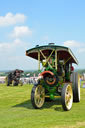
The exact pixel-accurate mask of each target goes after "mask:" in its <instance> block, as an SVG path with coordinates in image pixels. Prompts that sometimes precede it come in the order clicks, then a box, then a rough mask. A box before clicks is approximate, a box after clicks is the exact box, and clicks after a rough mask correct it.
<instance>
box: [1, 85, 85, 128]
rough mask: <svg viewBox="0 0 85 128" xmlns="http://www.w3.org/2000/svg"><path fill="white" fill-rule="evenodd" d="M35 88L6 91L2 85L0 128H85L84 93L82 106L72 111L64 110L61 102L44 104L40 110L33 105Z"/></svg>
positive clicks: (82, 92) (5, 87)
mask: <svg viewBox="0 0 85 128" xmlns="http://www.w3.org/2000/svg"><path fill="white" fill-rule="evenodd" d="M31 88H32V85H24V86H22V87H21V86H18V87H13V86H10V87H7V86H5V85H4V84H0V128H85V89H84V88H81V102H80V103H73V107H72V109H71V111H68V112H65V111H63V109H62V106H61V102H60V99H57V100H56V101H53V102H45V104H44V106H43V108H42V109H40V110H36V109H33V107H32V105H31V101H30V94H31Z"/></svg>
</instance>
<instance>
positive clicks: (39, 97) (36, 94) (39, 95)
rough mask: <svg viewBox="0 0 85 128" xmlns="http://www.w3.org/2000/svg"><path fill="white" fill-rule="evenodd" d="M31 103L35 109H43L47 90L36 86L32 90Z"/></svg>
mask: <svg viewBox="0 0 85 128" xmlns="http://www.w3.org/2000/svg"><path fill="white" fill-rule="evenodd" d="M31 102H32V105H33V107H34V108H37V109H39V108H41V107H42V106H43V104H44V102H45V89H44V88H43V87H42V85H39V84H36V85H34V86H33V88H32V92H31Z"/></svg>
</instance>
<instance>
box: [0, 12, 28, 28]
mask: <svg viewBox="0 0 85 128" xmlns="http://www.w3.org/2000/svg"><path fill="white" fill-rule="evenodd" d="M25 19H26V16H25V15H24V14H20V13H17V14H15V15H13V14H12V13H10V12H9V13H7V14H6V15H5V16H0V27H2V26H3V27H4V26H9V25H14V24H17V23H24V21H25Z"/></svg>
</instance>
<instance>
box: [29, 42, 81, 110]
mask: <svg viewBox="0 0 85 128" xmlns="http://www.w3.org/2000/svg"><path fill="white" fill-rule="evenodd" d="M26 55H27V56H29V57H31V58H34V59H36V60H38V69H39V71H40V74H39V76H38V82H37V84H34V86H33V88H32V91H31V102H32V105H33V107H34V108H37V109H39V108H41V107H42V106H43V104H44V102H45V101H52V100H54V99H56V98H59V97H60V98H61V104H62V107H63V109H64V110H65V111H68V110H70V109H71V108H72V103H73V102H79V101H80V77H79V74H78V73H77V72H74V68H73V66H72V63H75V64H78V61H77V59H76V57H75V56H74V54H73V53H72V51H71V50H70V49H69V48H67V47H63V46H57V45H55V44H53V43H50V44H48V45H45V46H39V45H37V46H36V47H35V48H32V49H29V50H27V51H26Z"/></svg>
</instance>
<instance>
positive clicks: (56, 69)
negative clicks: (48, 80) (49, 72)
mask: <svg viewBox="0 0 85 128" xmlns="http://www.w3.org/2000/svg"><path fill="white" fill-rule="evenodd" d="M55 69H56V70H57V50H55Z"/></svg>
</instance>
